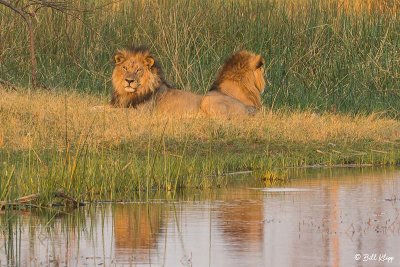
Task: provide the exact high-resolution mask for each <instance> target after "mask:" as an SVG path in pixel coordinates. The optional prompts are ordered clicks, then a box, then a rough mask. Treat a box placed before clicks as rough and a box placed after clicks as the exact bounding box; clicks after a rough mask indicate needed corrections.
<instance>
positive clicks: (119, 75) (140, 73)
mask: <svg viewBox="0 0 400 267" xmlns="http://www.w3.org/2000/svg"><path fill="white" fill-rule="evenodd" d="M114 59H115V68H114V72H113V84H114V88H116V89H117V90H118V91H119V92H120V93H123V91H124V92H125V93H132V94H140V93H144V92H140V91H141V90H140V89H141V88H144V87H143V85H147V84H148V83H149V80H150V79H151V78H152V76H153V75H152V73H151V68H152V67H153V65H154V59H153V58H152V57H151V56H150V55H146V54H142V53H139V54H134V53H130V52H129V51H119V52H118V53H117V54H116V55H115V57H114Z"/></svg>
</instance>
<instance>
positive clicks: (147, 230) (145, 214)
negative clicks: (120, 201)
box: [112, 203, 163, 263]
mask: <svg viewBox="0 0 400 267" xmlns="http://www.w3.org/2000/svg"><path fill="white" fill-rule="evenodd" d="M112 217H113V218H114V234H115V256H116V260H118V259H125V258H127V259H128V260H124V262H125V261H128V262H129V260H130V259H134V261H135V262H142V263H143V262H147V263H150V262H151V261H150V260H151V259H150V258H149V256H150V255H149V254H148V253H147V252H149V251H151V250H152V249H155V248H156V241H157V235H158V233H159V231H160V226H161V221H162V219H163V213H162V205H161V204H160V203H152V204H151V203H148V204H145V203H139V204H135V205H115V207H114V209H113V215H112Z"/></svg>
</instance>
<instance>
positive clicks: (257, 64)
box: [252, 55, 265, 69]
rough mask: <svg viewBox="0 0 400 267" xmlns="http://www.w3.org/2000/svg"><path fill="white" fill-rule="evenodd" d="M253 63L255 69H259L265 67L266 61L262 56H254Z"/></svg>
mask: <svg viewBox="0 0 400 267" xmlns="http://www.w3.org/2000/svg"><path fill="white" fill-rule="evenodd" d="M252 61H253V66H254V68H255V69H259V68H261V67H263V66H264V65H265V59H264V58H263V57H262V56H260V55H256V56H254V57H253V59H252Z"/></svg>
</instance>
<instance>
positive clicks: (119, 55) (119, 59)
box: [114, 51, 125, 65]
mask: <svg viewBox="0 0 400 267" xmlns="http://www.w3.org/2000/svg"><path fill="white" fill-rule="evenodd" d="M114 61H115V65H118V64H121V63H122V62H124V61H125V56H124V54H123V53H122V52H120V51H118V52H117V53H116V54H115V56H114Z"/></svg>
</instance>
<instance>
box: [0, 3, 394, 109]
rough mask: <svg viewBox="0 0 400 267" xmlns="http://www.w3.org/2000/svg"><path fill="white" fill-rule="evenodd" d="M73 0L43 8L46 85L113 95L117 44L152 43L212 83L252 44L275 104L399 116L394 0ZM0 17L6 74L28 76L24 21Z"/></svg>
mask: <svg viewBox="0 0 400 267" xmlns="http://www.w3.org/2000/svg"><path fill="white" fill-rule="evenodd" d="M73 2H74V5H73V7H74V9H75V10H74V11H73V12H72V11H71V12H69V13H72V14H73V16H68V15H65V14H63V13H57V12H55V11H48V10H46V9H43V10H41V11H39V12H38V14H37V23H36V28H37V30H36V46H37V60H38V68H39V80H40V82H41V83H42V84H44V85H45V86H47V87H48V88H73V89H79V90H84V91H90V92H98V93H100V94H103V95H108V94H109V91H110V87H111V85H110V73H111V69H112V56H113V54H114V52H115V51H116V49H118V48H121V47H125V46H130V45H132V44H136V45H137V44H144V45H147V46H148V47H150V48H151V50H152V51H153V52H154V54H155V55H156V56H157V57H158V58H159V59H160V62H161V65H162V66H163V67H164V69H165V73H166V76H167V78H168V80H170V81H171V82H173V83H175V84H176V86H177V87H179V88H184V89H188V90H193V91H198V92H204V91H206V90H207V89H208V88H209V87H210V85H211V83H212V81H213V79H214V77H215V75H216V71H217V70H218V67H219V66H220V65H221V62H222V61H223V60H224V58H226V57H227V56H228V55H230V54H231V53H232V52H234V51H235V50H237V49H239V48H247V49H249V50H253V51H255V52H260V53H262V54H263V55H265V57H266V59H267V78H268V79H269V81H270V83H271V84H270V85H269V86H268V88H267V90H266V92H267V93H266V94H265V96H264V103H265V105H266V106H268V107H272V108H282V107H285V108H290V109H295V110H297V109H302V110H303V109H308V110H309V109H311V110H315V111H332V110H333V111H339V112H351V113H364V114H365V113H370V112H377V111H384V112H386V113H387V114H390V115H394V116H397V115H398V111H399V110H400V90H399V88H400V61H399V58H400V41H399V40H400V37H399V32H400V16H399V15H398V14H399V13H398V12H399V2H398V1H395V0H385V1H372V0H365V1H359V0H354V1H337V0H329V1H326V0H297V1H285V0H283V1H282V0H262V1H257V0H242V1H221V0H205V1H189V0H176V1H161V0H159V1H149V0H140V1H121V2H118V1H117V2H116V3H112V4H110V2H111V1H109V0H100V1H82V0H74V1H73ZM94 7H95V8H94ZM96 7H97V8H96ZM84 11H87V12H84ZM0 16H1V17H0V25H1V29H2V31H1V33H0V40H1V42H0V62H1V64H0V77H1V79H3V80H5V81H8V82H11V83H13V84H17V85H27V83H28V80H29V73H30V71H29V70H30V69H29V68H30V67H29V54H28V51H29V49H28V42H27V32H26V29H25V28H24V24H23V22H22V20H21V19H20V18H19V17H18V16H16V15H15V14H13V13H12V12H11V11H10V10H8V9H7V8H5V7H3V6H0ZM66 25H67V26H66Z"/></svg>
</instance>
